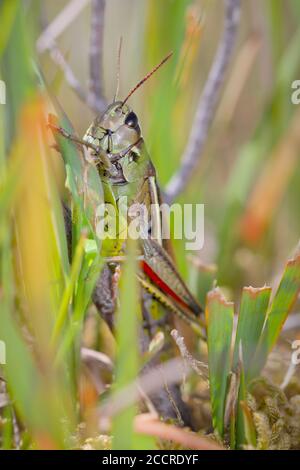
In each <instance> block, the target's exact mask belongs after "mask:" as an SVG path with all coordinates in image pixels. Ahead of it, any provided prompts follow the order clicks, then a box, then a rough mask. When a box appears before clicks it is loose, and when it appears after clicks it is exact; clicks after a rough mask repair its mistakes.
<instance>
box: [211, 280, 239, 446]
mask: <svg viewBox="0 0 300 470" xmlns="http://www.w3.org/2000/svg"><path fill="white" fill-rule="evenodd" d="M233 308H234V306H233V303H231V302H226V300H225V299H224V297H223V296H222V294H221V292H220V290H219V289H214V290H213V291H211V292H209V293H208V295H207V303H206V309H205V316H206V324H207V345H208V365H209V383H210V396H211V404H212V415H213V426H214V429H215V431H217V433H218V434H219V436H220V437H222V436H223V432H224V411H225V400H226V390H227V381H228V375H229V372H230V362H231V357H230V347H231V338H232V327H233V314H234V311H233Z"/></svg>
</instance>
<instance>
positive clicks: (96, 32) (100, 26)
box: [89, 0, 106, 113]
mask: <svg viewBox="0 0 300 470" xmlns="http://www.w3.org/2000/svg"><path fill="white" fill-rule="evenodd" d="M104 10H105V1H104V0H92V11H91V37H90V51H89V60H90V86H89V88H90V93H89V100H90V101H91V104H92V103H94V105H95V107H96V108H97V110H98V112H99V113H101V112H103V111H104V109H105V107H106V101H105V99H104V97H103V83H102V76H103V73H102V69H103V67H102V63H103V32H104Z"/></svg>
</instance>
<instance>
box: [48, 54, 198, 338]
mask: <svg viewBox="0 0 300 470" xmlns="http://www.w3.org/2000/svg"><path fill="white" fill-rule="evenodd" d="M170 56H171V54H169V55H168V56H167V57H165V58H164V59H163V60H162V61H161V62H160V63H159V64H158V65H157V66H156V67H155V68H154V69H153V70H152V71H151V72H150V73H149V74H147V75H146V76H145V77H144V78H143V79H142V80H141V81H140V82H138V84H137V85H136V86H135V87H134V88H133V89H132V90H131V91H130V92H129V94H128V95H127V97H126V98H125V99H124V100H123V101H117V100H116V97H115V99H114V101H113V102H112V103H111V104H110V105H109V106H108V107H107V109H106V110H105V112H104V113H103V114H102V115H101V116H97V117H96V118H95V120H94V121H93V122H92V124H91V125H90V127H89V128H88V130H87V131H86V133H85V135H84V137H83V139H78V138H77V137H75V136H73V135H70V134H68V133H67V132H66V131H65V130H64V129H62V128H59V127H55V128H54V130H55V131H58V132H60V133H61V134H62V135H63V136H65V137H66V138H69V139H72V140H73V141H75V142H76V143H77V144H81V145H84V146H86V147H88V148H90V149H91V151H92V154H93V156H94V158H95V161H96V162H97V168H98V171H99V175H100V178H101V181H102V184H103V188H104V198H105V202H106V203H109V204H113V205H114V206H115V207H116V206H117V204H118V201H119V200H120V198H122V197H124V196H126V197H127V200H128V206H129V208H130V207H132V206H133V205H134V204H136V203H139V204H143V205H144V206H145V207H146V208H147V209H149V208H150V207H152V208H153V207H154V208H156V210H154V211H153V210H149V211H148V213H150V214H151V219H150V220H149V224H148V225H147V228H145V227H143V233H144V235H145V236H143V237H142V238H141V239H140V245H141V251H142V256H141V260H140V270H139V272H138V274H137V276H138V279H139V282H140V283H141V285H142V287H143V288H144V289H145V290H146V291H148V292H149V293H150V294H151V296H152V297H153V298H154V299H156V300H157V301H158V302H159V303H160V304H162V305H163V306H164V307H166V309H167V310H168V311H171V312H173V313H175V314H177V315H178V316H179V317H181V318H182V319H183V320H185V321H186V322H187V323H188V324H189V325H191V326H192V327H193V329H195V330H197V332H198V333H200V334H202V328H201V326H200V325H202V326H203V320H202V318H201V313H202V311H203V310H202V308H201V306H200V305H199V303H198V301H197V300H196V299H195V298H194V296H193V295H192V294H191V292H190V291H189V289H188V287H187V286H186V284H185V282H184V281H183V279H182V277H181V276H180V274H179V272H178V271H177V269H176V267H175V265H174V262H173V259H172V257H171V256H170V253H169V252H168V248H167V247H166V246H164V243H163V240H162V223H164V222H163V220H162V218H161V214H160V207H159V206H160V203H161V197H160V191H159V187H158V184H157V178H156V172H155V168H154V165H153V163H152V162H151V159H150V156H149V153H148V151H147V148H146V145H145V142H144V139H143V137H142V133H141V128H140V125H139V120H138V117H137V115H136V114H135V112H134V111H133V110H132V109H131V108H130V107H129V106H128V104H127V102H128V100H129V98H130V97H131V96H132V94H133V93H134V92H135V91H136V90H137V89H138V88H139V87H140V86H141V85H142V84H143V83H144V82H145V81H146V80H148V79H149V78H150V77H151V76H152V75H153V74H154V73H155V72H156V71H157V70H158V69H159V68H160V67H161V66H162V65H163V64H164V63H165V62H166V61H167V60H168V59H169V58H170ZM51 127H52V129H53V126H51ZM104 246H105V244H104ZM107 246H108V245H106V253H105V254H106V255H108V254H109V257H108V264H109V265H112V264H116V263H118V262H120V260H121V259H122V254H123V247H124V240H123V241H122V240H120V239H117V240H115V243H112V244H110V245H109V249H108V248H107Z"/></svg>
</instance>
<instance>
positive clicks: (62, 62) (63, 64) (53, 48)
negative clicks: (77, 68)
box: [47, 41, 96, 110]
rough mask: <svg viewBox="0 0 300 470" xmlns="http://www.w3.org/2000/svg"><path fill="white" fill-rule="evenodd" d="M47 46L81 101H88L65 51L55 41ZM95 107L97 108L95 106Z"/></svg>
mask: <svg viewBox="0 0 300 470" xmlns="http://www.w3.org/2000/svg"><path fill="white" fill-rule="evenodd" d="M47 48H48V50H49V52H50V56H51V59H52V60H53V62H54V63H55V64H56V65H57V66H58V67H59V68H60V69H61V70H62V72H63V74H64V77H65V80H66V82H67V83H68V85H69V86H70V87H71V88H72V90H74V91H75V93H76V94H77V96H78V97H79V98H80V99H81V101H83V102H84V103H88V94H87V92H86V91H85V90H84V89H83V88H82V86H81V83H80V81H79V80H78V79H77V78H76V76H75V75H74V73H73V70H72V69H71V67H70V65H69V64H68V62H67V61H66V59H65V58H64V55H63V53H62V52H61V51H60V49H59V48H58V46H57V44H56V43H55V41H52V42H51V43H49V44H48V47H47ZM93 109H94V110H96V109H95V108H94V107H93Z"/></svg>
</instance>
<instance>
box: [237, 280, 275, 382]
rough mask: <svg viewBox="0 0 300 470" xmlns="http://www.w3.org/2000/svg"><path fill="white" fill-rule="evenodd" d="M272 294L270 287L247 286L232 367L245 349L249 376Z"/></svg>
mask: <svg viewBox="0 0 300 470" xmlns="http://www.w3.org/2000/svg"><path fill="white" fill-rule="evenodd" d="M270 296H271V288H270V287H262V288H254V287H245V288H244V289H243V293H242V299H241V306H240V311H239V317H238V324H237V331H236V338H235V346H234V353H233V364H232V368H233V370H235V368H236V367H237V366H238V363H239V349H240V347H242V351H243V366H244V372H245V375H246V377H247V374H248V372H249V369H250V368H251V363H252V359H253V355H254V353H255V351H256V348H257V344H258V342H259V338H260V335H261V332H262V329H263V326H264V322H265V318H266V314H267V309H268V306H269V301H270Z"/></svg>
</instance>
